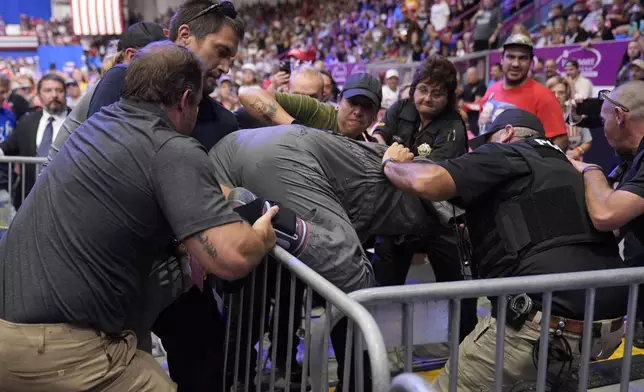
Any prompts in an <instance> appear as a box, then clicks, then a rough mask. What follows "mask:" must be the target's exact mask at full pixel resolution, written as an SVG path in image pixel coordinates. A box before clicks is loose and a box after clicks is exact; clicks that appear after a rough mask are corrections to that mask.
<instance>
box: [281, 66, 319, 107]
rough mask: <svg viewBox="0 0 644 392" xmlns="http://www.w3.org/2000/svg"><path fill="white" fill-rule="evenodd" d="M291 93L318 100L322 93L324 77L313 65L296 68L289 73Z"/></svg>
mask: <svg viewBox="0 0 644 392" xmlns="http://www.w3.org/2000/svg"><path fill="white" fill-rule="evenodd" d="M289 92H290V93H291V94H302V95H308V96H309V97H312V98H315V99H317V100H318V101H321V100H322V96H323V95H324V79H323V78H322V74H321V73H320V72H319V71H318V70H316V69H315V68H313V67H309V66H305V67H301V68H298V69H297V70H295V72H293V73H292V74H291V81H290V84H289Z"/></svg>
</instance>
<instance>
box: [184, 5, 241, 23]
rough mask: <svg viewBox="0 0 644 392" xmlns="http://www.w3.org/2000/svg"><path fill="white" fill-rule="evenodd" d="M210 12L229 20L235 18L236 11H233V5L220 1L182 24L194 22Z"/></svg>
mask: <svg viewBox="0 0 644 392" xmlns="http://www.w3.org/2000/svg"><path fill="white" fill-rule="evenodd" d="M210 12H215V13H219V14H221V15H224V16H227V17H229V18H231V19H235V18H237V11H236V10H235V5H234V4H233V3H231V2H230V1H222V2H221V3H215V4H213V5H211V6H209V7H208V8H206V9H204V10H203V11H201V12H199V13H198V14H197V15H195V16H193V17H192V18H190V19H188V20H187V21H186V22H185V23H184V24H188V23H190V22H192V21H194V20H195V19H199V18H201V17H202V16H204V15H206V14H208V13H210Z"/></svg>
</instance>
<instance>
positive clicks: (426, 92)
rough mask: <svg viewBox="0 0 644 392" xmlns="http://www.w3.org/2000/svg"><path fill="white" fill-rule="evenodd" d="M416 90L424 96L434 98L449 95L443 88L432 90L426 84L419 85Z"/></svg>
mask: <svg viewBox="0 0 644 392" xmlns="http://www.w3.org/2000/svg"><path fill="white" fill-rule="evenodd" d="M416 92H417V93H418V94H420V95H421V96H424V97H430V98H431V99H433V100H438V99H442V98H444V97H445V96H447V92H446V91H445V90H443V89H441V88H439V89H435V90H432V89H430V88H429V87H426V86H418V87H417V88H416Z"/></svg>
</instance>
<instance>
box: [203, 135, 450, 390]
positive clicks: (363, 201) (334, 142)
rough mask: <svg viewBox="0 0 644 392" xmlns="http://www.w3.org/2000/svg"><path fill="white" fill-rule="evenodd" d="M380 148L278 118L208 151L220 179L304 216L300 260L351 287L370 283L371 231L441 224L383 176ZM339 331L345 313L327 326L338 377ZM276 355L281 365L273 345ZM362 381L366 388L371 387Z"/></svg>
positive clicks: (428, 230)
mask: <svg viewBox="0 0 644 392" xmlns="http://www.w3.org/2000/svg"><path fill="white" fill-rule="evenodd" d="M386 149H387V146H384V145H380V144H377V143H369V142H360V141H357V140H352V139H349V138H347V137H346V136H343V135H341V134H337V133H332V132H330V131H322V130H317V129H312V128H306V127H304V126H301V125H281V126H277V127H271V128H259V129H247V130H242V131H238V132H235V133H232V134H230V135H228V136H226V137H225V138H223V139H222V140H221V141H220V142H219V143H218V144H217V145H216V146H215V147H214V148H213V149H211V150H210V154H209V155H210V159H211V161H212V162H213V164H214V165H213V168H214V172H215V177H216V178H217V181H218V182H219V183H220V184H221V185H223V186H227V187H231V188H234V187H244V188H246V189H248V190H250V191H251V192H253V193H254V194H256V195H258V196H259V197H261V198H264V199H267V200H271V201H275V202H278V203H280V204H281V205H283V206H284V207H285V208H290V209H291V210H293V211H294V212H295V213H296V214H297V215H299V216H300V217H302V219H303V220H305V221H307V222H308V224H309V233H310V234H309V239H308V244H307V246H306V248H305V249H304V251H303V253H302V254H301V255H299V259H300V260H302V262H304V263H306V264H307V265H308V266H309V267H311V268H312V269H313V270H315V271H316V272H317V273H319V274H320V275H322V277H324V278H326V279H327V280H328V281H330V282H331V283H333V284H334V285H336V286H337V287H338V288H340V289H341V290H343V291H344V292H347V293H349V292H352V291H355V290H359V289H363V288H367V287H371V286H375V285H376V281H375V278H374V274H373V271H372V268H371V264H370V263H369V260H368V259H367V257H366V255H365V252H364V250H363V248H362V243H363V242H364V241H365V240H367V239H368V238H369V237H371V236H373V235H376V234H379V235H390V236H395V235H412V236H423V235H431V234H433V233H437V232H439V231H441V230H440V229H439V230H437V231H433V230H436V229H438V228H439V227H441V224H440V223H439V222H438V219H437V218H436V217H435V216H434V215H433V213H434V212H435V211H433V206H432V205H431V204H429V203H425V202H423V201H421V199H419V198H418V197H414V196H411V195H408V194H405V193H403V192H400V191H398V190H397V189H396V188H394V187H393V186H392V185H391V184H390V183H389V181H387V180H386V179H385V177H384V175H383V174H382V169H381V160H382V156H383V154H384V152H385V150H386ZM441 229H442V227H441ZM296 319H297V316H296ZM280 325H282V324H280ZM345 331H346V319H343V320H341V321H340V322H339V323H338V324H337V325H336V327H335V328H334V329H333V330H332V331H331V340H332V343H333V348H334V351H335V353H336V358H337V360H338V377H339V378H340V380H343V378H344V371H343V370H344V366H343V363H344V352H345V347H344V344H345V339H346V335H345V333H346V332H345ZM241 336H246V335H245V334H244V332H242V335H241ZM283 341H286V339H284V340H283ZM284 351H285V350H284ZM241 352H244V351H243V350H242V351H241ZM277 356H278V363H277V366H278V367H279V366H280V363H279V358H280V348H279V347H278V353H277ZM367 363H368V360H366V361H365V364H367ZM365 374H369V371H368V370H365ZM368 382H369V380H368V379H365V383H366V384H365V390H370V387H369V384H368ZM340 389H342V388H340Z"/></svg>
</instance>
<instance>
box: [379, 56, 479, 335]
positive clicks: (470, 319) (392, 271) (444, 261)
mask: <svg viewBox="0 0 644 392" xmlns="http://www.w3.org/2000/svg"><path fill="white" fill-rule="evenodd" d="M457 72H458V71H457V70H456V67H454V64H452V62H450V61H449V60H448V59H447V58H445V57H443V56H439V55H434V56H430V57H428V58H427V59H426V60H425V61H424V62H423V63H422V64H421V65H420V66H419V67H418V69H417V70H416V72H415V73H414V77H413V80H412V84H411V90H410V94H409V98H405V99H401V100H400V101H398V102H396V103H395V104H393V105H392V106H391V107H390V108H389V109H388V110H387V112H386V113H385V116H384V117H383V119H382V121H381V122H380V123H379V124H378V127H377V128H376V129H375V130H374V132H373V136H374V137H375V138H376V139H378V140H379V141H380V142H381V143H384V144H391V143H394V142H397V143H400V144H402V145H404V146H405V147H408V148H409V149H410V150H412V151H413V153H414V154H415V155H418V156H422V157H426V158H429V159H431V160H432V161H434V162H439V161H442V160H444V159H449V158H456V157H458V156H460V155H463V154H465V153H466V152H467V131H466V129H465V123H464V122H463V118H462V117H461V116H460V114H458V113H457V112H456V110H455V107H456V86H457V78H456V74H457ZM419 234H420V233H419ZM457 246H458V245H457V237H456V233H455V232H454V230H451V229H447V230H446V231H445V233H444V234H443V235H440V236H432V237H431V238H429V239H421V238H420V237H415V238H411V237H409V236H406V237H377V238H376V243H375V246H374V248H375V256H374V260H373V266H374V272H375V275H376V280H377V281H378V283H379V284H380V285H382V286H392V285H403V284H405V280H406V277H407V273H408V272H409V267H410V266H411V262H412V258H413V256H414V254H415V253H422V254H427V255H428V256H429V261H430V263H431V265H432V268H433V270H434V275H435V276H436V280H437V281H439V282H448V281H455V280H462V279H463V276H462V275H463V274H462V271H461V267H460V264H459V259H458V254H459V252H458V250H457V249H458V248H457ZM476 320H477V319H476V300H471V301H465V302H464V303H463V307H462V314H461V337H462V338H464V337H465V336H467V334H468V333H470V332H471V331H472V329H473V328H474V325H475V324H476Z"/></svg>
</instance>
